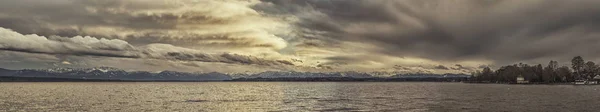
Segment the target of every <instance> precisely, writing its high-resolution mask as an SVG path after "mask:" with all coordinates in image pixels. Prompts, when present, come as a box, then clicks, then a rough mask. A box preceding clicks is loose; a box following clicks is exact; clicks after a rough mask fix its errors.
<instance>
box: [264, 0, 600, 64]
mask: <svg viewBox="0 0 600 112" xmlns="http://www.w3.org/2000/svg"><path fill="white" fill-rule="evenodd" d="M268 2H269V3H271V4H273V5H263V7H261V8H263V9H266V10H267V12H271V13H273V14H293V15H296V16H298V17H299V18H300V19H301V20H300V21H299V22H298V23H297V25H296V26H299V27H301V28H302V29H309V30H310V31H306V32H305V33H307V32H308V33H310V32H320V33H312V34H313V35H319V36H307V37H305V38H310V39H315V38H313V37H327V38H325V39H321V40H327V39H335V40H338V41H354V42H362V43H370V44H376V45H378V46H379V47H378V48H374V49H368V50H370V51H366V52H372V53H378V54H387V55H393V56H412V57H421V58H427V59H432V60H440V61H444V60H472V59H480V60H491V61H494V62H496V63H513V62H517V61H537V59H540V58H560V59H568V58H570V57H572V56H574V55H584V56H585V57H593V58H594V59H597V57H598V56H599V53H598V50H591V49H588V48H595V47H598V45H600V44H597V43H598V42H599V41H600V38H597V36H598V33H597V32H598V30H599V28H598V27H596V26H598V24H599V23H600V18H599V17H600V16H597V13H600V7H598V6H600V2H599V1H593V0H579V1H552V0H550V1H548V0H427V1H422V0H352V1H348V0H307V1H296V0H268ZM316 39H320V38H316ZM313 43H314V42H313ZM332 44H335V43H332ZM307 45H313V44H307Z"/></svg>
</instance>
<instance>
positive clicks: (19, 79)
mask: <svg viewBox="0 0 600 112" xmlns="http://www.w3.org/2000/svg"><path fill="white" fill-rule="evenodd" d="M467 80H468V79H467V78H458V77H457V78H351V77H311V78H236V79H231V80H135V79H131V80H127V79H80V78H55V77H15V76H0V82H462V81H467Z"/></svg>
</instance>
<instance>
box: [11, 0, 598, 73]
mask: <svg viewBox="0 0 600 112" xmlns="http://www.w3.org/2000/svg"><path fill="white" fill-rule="evenodd" d="M598 48H600V1H598V0H2V1H0V67H2V68H10V69H24V68H55V67H97V66H108V67H117V68H123V69H126V70H143V71H162V70H176V71H188V72H194V71H201V72H212V71H217V72H225V73H231V72H261V71H276V70H284V71H288V70H294V71H311V72H330V71H362V72H371V71H387V72H424V73H468V72H472V71H473V70H476V69H479V68H480V67H484V66H492V67H498V66H502V65H507V64H514V63H520V62H523V63H529V64H544V65H545V64H547V63H548V62H549V61H550V60H558V61H559V62H560V64H561V65H563V64H565V65H566V64H569V60H570V59H571V58H572V57H574V56H583V57H584V59H586V60H591V61H600V50H599V49H598Z"/></svg>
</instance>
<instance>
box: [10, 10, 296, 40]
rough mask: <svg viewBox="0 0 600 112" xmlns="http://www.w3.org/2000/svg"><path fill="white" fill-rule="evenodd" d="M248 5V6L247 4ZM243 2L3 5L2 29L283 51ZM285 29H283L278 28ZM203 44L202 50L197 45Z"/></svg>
mask: <svg viewBox="0 0 600 112" xmlns="http://www.w3.org/2000/svg"><path fill="white" fill-rule="evenodd" d="M246 2H250V1H246ZM246 4H250V3H245V2H244V1H210V0H207V1H195V0H43V1H39V0H5V1H0V27H4V28H9V29H12V30H15V31H17V32H19V33H22V34H38V35H42V36H52V35H58V36H63V37H73V36H77V35H85V36H94V37H101V38H113V39H114V38H118V39H124V40H127V41H128V42H131V43H135V44H138V43H141V44H148V43H146V42H148V41H152V42H158V43H169V44H177V45H182V46H183V45H187V46H192V45H193V46H225V47H257V48H272V49H281V48H283V47H285V46H286V45H285V44H286V43H285V42H284V41H283V39H280V38H279V37H276V36H273V35H274V34H275V33H273V32H270V31H269V30H270V29H269V28H274V29H277V28H280V27H279V26H276V25H277V24H281V23H279V22H278V21H277V22H276V20H272V19H271V18H267V17H262V16H261V15H260V14H258V13H256V12H255V11H254V10H252V9H250V8H248V7H247V5H246ZM280 26H281V27H284V26H285V25H280ZM199 43H201V45H198V44H199Z"/></svg>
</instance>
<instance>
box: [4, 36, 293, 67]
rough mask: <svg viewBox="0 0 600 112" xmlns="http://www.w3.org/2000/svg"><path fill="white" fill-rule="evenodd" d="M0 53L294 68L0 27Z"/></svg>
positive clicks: (174, 48) (173, 48)
mask: <svg viewBox="0 0 600 112" xmlns="http://www.w3.org/2000/svg"><path fill="white" fill-rule="evenodd" d="M0 50H4V51H15V52H25V53H38V54H51V55H79V56H103V57H119V58H147V59H162V60H176V61H201V62H220V63H231V64H247V65H269V66H270V65H274V66H275V65H294V64H293V63H292V62H290V61H287V60H267V59H262V58H258V57H253V56H247V55H239V54H232V53H222V54H209V53H203V52H201V51H199V50H194V49H188V48H182V47H177V46H173V45H170V44H148V45H144V46H138V47H135V46H133V45H130V44H129V43H127V42H126V41H123V40H118V39H104V38H100V39H97V38H94V37H81V36H76V37H71V38H67V37H58V36H53V37H44V36H38V35H22V34H20V33H17V32H15V31H12V30H9V29H5V28H1V27H0Z"/></svg>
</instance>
